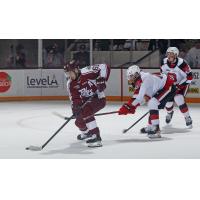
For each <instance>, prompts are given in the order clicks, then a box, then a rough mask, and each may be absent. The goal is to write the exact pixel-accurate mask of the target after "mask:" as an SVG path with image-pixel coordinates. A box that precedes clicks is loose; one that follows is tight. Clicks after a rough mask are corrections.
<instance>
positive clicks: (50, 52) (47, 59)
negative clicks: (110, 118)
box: [43, 43, 64, 67]
mask: <svg viewBox="0 0 200 200" xmlns="http://www.w3.org/2000/svg"><path fill="white" fill-rule="evenodd" d="M46 54H47V55H46ZM43 56H44V57H43V61H44V65H45V66H48V67H60V66H62V65H63V64H64V59H63V55H62V54H61V50H60V49H59V46H58V44H57V43H54V44H53V45H52V46H49V47H47V48H46V51H45V50H43Z"/></svg>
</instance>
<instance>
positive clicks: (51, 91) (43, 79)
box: [0, 69, 200, 98]
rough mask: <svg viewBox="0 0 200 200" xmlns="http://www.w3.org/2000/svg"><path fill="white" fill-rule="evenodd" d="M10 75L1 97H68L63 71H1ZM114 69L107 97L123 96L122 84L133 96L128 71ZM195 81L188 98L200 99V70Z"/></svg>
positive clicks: (125, 90) (195, 76)
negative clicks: (6, 87) (10, 79)
mask: <svg viewBox="0 0 200 200" xmlns="http://www.w3.org/2000/svg"><path fill="white" fill-rule="evenodd" d="M144 71H148V72H151V73H153V72H159V69H144ZM0 72H6V73H8V74H9V75H10V76H11V78H12V83H11V87H10V89H9V90H8V91H6V92H3V93H0V96H5V97H15V96H22V97H23V96H67V95H68V94H67V90H66V79H65V76H64V73H63V70H62V69H31V70H30V69H26V70H0ZM122 73H123V76H122V77H123V78H122V79H121V69H112V70H111V75H110V78H109V80H108V84H107V88H106V91H105V93H106V95H107V96H114V97H115V96H116V97H120V96H121V82H122V85H123V89H122V90H123V96H131V95H132V93H131V92H129V86H128V82H127V78H126V69H123V70H122ZM193 74H194V80H193V81H192V84H191V86H190V90H189V92H188V94H187V97H191V98H200V76H199V74H200V70H193Z"/></svg>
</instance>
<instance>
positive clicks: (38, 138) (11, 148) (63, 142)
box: [0, 101, 200, 159]
mask: <svg viewBox="0 0 200 200" xmlns="http://www.w3.org/2000/svg"><path fill="white" fill-rule="evenodd" d="M120 105H121V104H120V103H108V104H107V106H106V107H105V108H104V109H103V110H102V111H101V112H107V111H115V110H117V109H118V108H119V106H120ZM189 107H190V113H191V116H192V118H193V129H187V128H186V126H185V120H184V118H183V116H182V114H181V113H180V111H179V110H178V109H177V108H175V114H174V118H173V120H172V124H171V125H168V126H166V125H165V111H163V110H162V111H161V112H160V121H161V129H162V138H161V139H157V140H150V139H149V138H147V136H146V135H141V134H139V130H140V128H142V127H144V126H145V125H146V123H147V117H145V119H143V120H142V121H140V122H139V123H138V124H137V125H136V126H135V127H133V128H132V129H131V130H130V131H129V132H127V133H126V134H122V130H123V129H124V128H127V127H129V126H130V125H131V124H132V123H134V122H135V121H136V120H137V119H138V118H140V117H141V116H142V115H143V114H144V113H145V112H147V107H146V106H142V107H139V108H138V109H137V111H136V114H135V115H128V116H118V115H117V114H113V115H107V116H99V117H97V118H96V119H97V124H98V126H99V127H100V130H101V136H102V139H103V147H102V148H95V149H94V148H92V149H91V148H88V147H87V146H85V143H84V142H80V141H77V140H76V136H77V134H78V133H79V131H78V129H77V128H76V127H75V125H74V120H72V121H70V122H69V124H67V125H66V127H64V129H63V130H62V131H61V132H60V133H58V135H57V136H56V137H55V138H54V139H53V140H52V141H51V142H50V143H49V144H48V145H47V146H46V147H45V148H44V149H43V150H42V151H36V152H34V151H27V150H25V148H26V147H28V146H30V145H35V146H41V145H42V144H43V143H45V142H46V140H48V139H49V137H51V135H53V133H54V132H55V131H56V130H57V129H58V128H59V127H60V126H61V125H62V124H63V123H64V120H63V119H61V118H59V117H58V116H55V115H53V114H52V112H54V111H56V112H58V113H60V114H63V115H67V116H70V115H71V109H70V106H69V102H64V101H45V102H44V101H42V102H0V111H1V112H0V158H47V159H49V158H200V123H199V113H200V106H199V105H189Z"/></svg>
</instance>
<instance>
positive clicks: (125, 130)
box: [122, 111, 149, 133]
mask: <svg viewBox="0 0 200 200" xmlns="http://www.w3.org/2000/svg"><path fill="white" fill-rule="evenodd" d="M148 114H149V111H148V112H147V113H145V114H144V115H143V116H142V117H140V119H138V120H137V121H136V122H135V123H134V124H132V125H131V126H130V127H129V128H127V129H124V130H123V131H122V133H126V132H128V131H129V130H130V129H131V128H133V127H134V126H135V125H136V124H137V123H138V122H139V121H140V120H142V119H143V118H144V117H145V116H146V115H148Z"/></svg>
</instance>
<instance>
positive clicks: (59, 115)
mask: <svg viewBox="0 0 200 200" xmlns="http://www.w3.org/2000/svg"><path fill="white" fill-rule="evenodd" d="M52 113H53V114H54V115H56V116H57V117H60V118H62V119H65V120H68V119H69V118H70V117H65V116H64V115H61V114H60V113H57V112H52ZM115 113H118V111H112V112H105V113H97V114H95V115H94V116H102V115H111V114H115ZM72 119H75V117H73V118H72Z"/></svg>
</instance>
